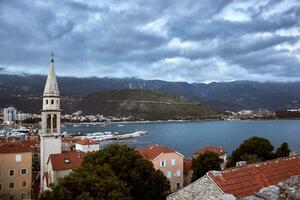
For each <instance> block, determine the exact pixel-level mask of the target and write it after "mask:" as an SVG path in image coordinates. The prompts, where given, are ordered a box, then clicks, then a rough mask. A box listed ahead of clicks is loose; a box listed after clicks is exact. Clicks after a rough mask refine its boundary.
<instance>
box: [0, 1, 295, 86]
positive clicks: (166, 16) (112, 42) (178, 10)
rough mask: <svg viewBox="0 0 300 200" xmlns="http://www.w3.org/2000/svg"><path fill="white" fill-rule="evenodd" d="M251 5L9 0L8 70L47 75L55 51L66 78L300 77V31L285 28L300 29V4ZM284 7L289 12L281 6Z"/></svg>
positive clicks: (2, 23)
mask: <svg viewBox="0 0 300 200" xmlns="http://www.w3.org/2000/svg"><path fill="white" fill-rule="evenodd" d="M243 2H244V4H246V3H247V4H250V5H251V4H253V5H251V6H249V7H247V8H243V7H241V8H235V6H237V4H238V3H240V4H241V2H237V1H227V0H224V1H204V0H203V1H202V0H201V1H192V0H185V1H159V0H149V1H143V0H126V1H121V2H120V1H117V0H110V1H73V0H70V1H59V0H54V1H32V0H24V1H17V0H2V1H1V2H0V37H1V40H0V46H1V49H0V51H1V52H0V65H4V66H9V67H8V68H7V69H8V70H9V69H10V70H15V71H20V72H28V73H44V74H45V73H47V69H46V68H47V62H48V58H49V52H50V51H51V50H52V49H53V50H54V51H55V53H56V59H57V71H58V73H59V75H75V76H95V75H97V76H112V77H132V76H138V77H140V78H147V79H158V78H159V79H164V80H172V81H174V80H180V81H189V82H199V81H201V82H202V81H203V82H205V81H209V80H214V81H224V80H239V79H248V80H264V77H265V80H268V81H269V80H278V77H281V78H282V77H284V78H285V79H287V80H289V77H290V79H291V80H294V79H295V78H297V77H296V76H297V75H299V74H300V69H298V66H299V64H300V61H299V55H298V57H297V53H295V52H299V51H300V47H299V36H300V33H299V34H298V35H297V34H296V35H284V34H280V33H278V31H280V30H285V31H286V32H290V31H292V30H291V28H296V29H298V30H299V28H300V24H299V23H300V2H299V3H297V1H294V0H281V1H275V0H269V1H268V2H267V3H266V4H263V5H260V6H256V5H254V3H253V1H243ZM295 2H296V3H295ZM281 4H284V5H285V7H286V8H282V9H278V8H277V7H278V6H279V7H280V5H281ZM289 5H291V6H289ZM292 5H293V6H292ZM244 7H245V6H244ZM230 8H235V9H232V10H233V11H230V13H229V14H230V15H232V16H234V17H236V18H238V17H239V16H238V15H237V13H235V12H242V13H244V14H245V15H247V16H248V17H249V20H238V21H230V20H228V19H227V18H226V16H225V14H224V11H227V12H229V11H228V10H230ZM269 12H271V14H267V13H269ZM174 43H175V44H174ZM280 45H281V46H282V45H290V46H291V47H292V48H293V49H294V51H293V52H292V51H291V50H289V49H285V48H278V46H280ZM232 70H234V71H235V73H232V72H231V71H232Z"/></svg>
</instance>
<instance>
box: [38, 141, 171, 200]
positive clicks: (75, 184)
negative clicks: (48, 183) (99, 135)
mask: <svg viewBox="0 0 300 200" xmlns="http://www.w3.org/2000/svg"><path fill="white" fill-rule="evenodd" d="M169 190H170V185H169V181H168V180H167V178H166V177H165V176H164V175H163V174H162V172H161V171H158V170H155V169H154V168H153V165H152V163H151V162H150V161H147V160H144V159H143V157H142V156H141V155H139V154H138V153H137V152H136V151H135V150H134V149H132V148H129V147H127V146H125V145H110V146H108V147H106V148H105V149H103V150H100V151H98V152H94V153H89V154H88V155H87V156H86V157H85V158H84V161H83V163H82V165H81V166H80V167H79V168H77V169H76V170H74V172H72V173H71V174H70V175H69V176H66V177H65V178H63V179H60V180H59V183H58V185H57V186H53V187H52V190H51V191H46V192H44V193H43V194H42V195H41V197H40V199H41V200H68V199H70V200H71V199H72V200H73V199H75V200H76V199H78V200H79V199H80V200H81V199H86V200H140V199H143V200H152V199H156V200H160V199H165V198H166V196H167V195H168V192H169Z"/></svg>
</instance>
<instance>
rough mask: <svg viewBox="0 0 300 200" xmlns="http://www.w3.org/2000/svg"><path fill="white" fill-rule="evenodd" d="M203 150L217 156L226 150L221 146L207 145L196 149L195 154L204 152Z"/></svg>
mask: <svg viewBox="0 0 300 200" xmlns="http://www.w3.org/2000/svg"><path fill="white" fill-rule="evenodd" d="M205 152H213V153H215V154H217V155H218V156H223V155H224V154H225V153H226V151H225V150H224V149H223V148H222V147H215V146H210V145H208V146H205V147H203V148H200V149H198V150H197V151H196V154H198V155H200V154H204V153H205Z"/></svg>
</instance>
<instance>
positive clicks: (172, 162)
mask: <svg viewBox="0 0 300 200" xmlns="http://www.w3.org/2000/svg"><path fill="white" fill-rule="evenodd" d="M171 165H172V166H175V165H176V160H175V159H174V158H173V159H172V160H171Z"/></svg>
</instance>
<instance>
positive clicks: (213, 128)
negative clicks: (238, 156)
mask: <svg viewBox="0 0 300 200" xmlns="http://www.w3.org/2000/svg"><path fill="white" fill-rule="evenodd" d="M62 130H63V131H67V132H68V133H78V132H80V133H92V132H99V131H112V132H113V131H117V132H119V133H130V132H134V131H137V130H146V131H149V134H148V135H144V136H142V137H139V138H135V139H131V140H123V141H117V142H118V143H121V144H127V145H129V146H136V147H143V146H147V145H149V144H161V145H166V146H169V147H171V148H173V149H176V150H177V151H179V152H180V153H182V154H184V155H185V156H190V155H192V154H193V153H194V152H195V151H196V149H198V148H199V147H202V146H205V145H208V144H210V145H216V146H222V147H223V148H224V149H225V150H226V151H228V152H231V151H232V150H234V149H235V148H237V147H238V145H239V144H240V143H241V142H242V141H243V140H245V139H247V138H249V137H251V136H260V137H264V138H267V139H268V140H270V141H271V142H272V144H273V145H274V146H275V147H277V146H279V145H280V144H281V143H282V142H288V143H289V145H290V148H291V149H292V150H293V151H296V152H300V121H299V120H270V121H266V120H262V121H204V122H162V123H159V122H153V123H119V124H117V123H112V124H109V125H108V126H107V127H101V126H100V125H99V124H96V125H92V124H89V125H86V124H81V125H80V126H78V127H73V125H66V126H65V127H63V128H62ZM113 142H116V141H113ZM113 142H112V141H109V142H104V143H102V145H107V144H109V143H113Z"/></svg>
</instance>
